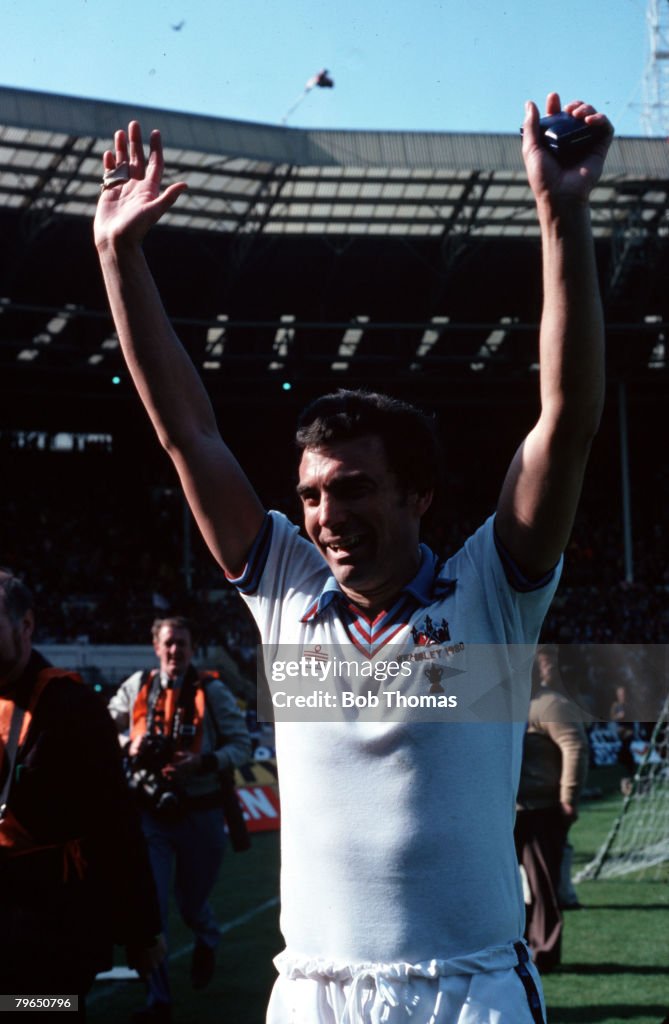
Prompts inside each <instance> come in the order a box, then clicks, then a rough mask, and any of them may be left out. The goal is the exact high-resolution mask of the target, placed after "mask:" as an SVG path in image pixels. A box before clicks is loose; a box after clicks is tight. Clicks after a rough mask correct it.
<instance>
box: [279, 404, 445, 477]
mask: <svg viewBox="0 0 669 1024" xmlns="http://www.w3.org/2000/svg"><path fill="white" fill-rule="evenodd" d="M370 434H375V435H377V436H378V437H380V438H381V440H382V442H383V446H384V449H385V452H386V458H387V459H388V465H389V467H390V469H391V470H392V471H393V473H394V474H395V476H396V477H397V481H398V483H399V486H400V487H401V489H402V490H403V491H404V492H405V494H409V493H410V492H415V493H417V494H424V493H425V492H426V491H429V490H435V491H437V490H438V489H439V487H440V484H441V472H442V463H443V458H442V451H441V446H440V444H439V440H438V438H437V432H436V428H435V423H434V420H433V419H432V418H431V417H429V416H427V415H426V414H425V413H424V412H422V411H421V410H420V409H417V408H416V406H414V405H410V404H409V403H408V402H403V401H401V400H400V399H398V398H391V396H390V395H382V394H378V393H377V392H374V391H362V390H355V391H348V390H346V389H344V388H341V389H340V390H339V391H335V392H333V393H332V394H329V395H323V396H322V397H321V398H317V399H316V400H315V401H313V402H311V404H310V405H308V406H307V407H306V409H305V410H304V411H303V413H302V415H301V416H300V418H299V421H298V424H297V432H296V435H295V443H296V444H297V447H298V450H299V451H300V452H303V451H304V450H305V449H306V448H323V447H326V446H327V445H328V444H332V443H337V442H338V441H352V440H354V439H356V438H359V437H367V436H369V435H370Z"/></svg>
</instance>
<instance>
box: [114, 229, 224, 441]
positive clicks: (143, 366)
mask: <svg viewBox="0 0 669 1024" xmlns="http://www.w3.org/2000/svg"><path fill="white" fill-rule="evenodd" d="M99 256H100V266H101V268H102V274H103V277H104V282H105V286H106V289H107V295H108V298H109V305H110V308H111V312H112V316H113V319H114V324H115V326H116V330H117V333H118V336H119V341H120V343H121V347H122V349H123V354H124V357H125V360H126V363H127V365H128V369H129V371H130V373H131V375H132V378H133V381H134V383H135V386H136V388H137V390H138V392H139V395H140V398H141V399H142V402H143V403H144V405H145V407H146V410H147V412H148V414H149V416H150V417H151V421H152V423H153V425H154V427H155V429H156V432H157V434H158V437H159V440H160V441H161V443H162V444H163V445H164V446H165V447H167V448H169V447H170V446H171V445H173V444H176V445H178V444H180V443H182V442H184V441H186V440H187V439H188V437H189V436H190V435H191V434H192V433H206V432H207V431H215V430H216V423H215V418H214V413H213V410H212V407H211V402H210V401H209V396H208V395H207V393H206V391H205V388H204V386H203V384H202V382H201V380H200V377H199V375H198V373H197V371H196V369H195V367H194V365H193V363H192V360H191V359H190V357H189V355H188V353H187V352H186V350H185V349H184V347H183V345H182V344H181V342H180V341H179V339H178V338H177V336H176V334H175V333H174V330H173V329H172V326H171V324H170V322H169V320H168V317H167V314H166V312H165V309H164V307H163V303H162V300H161V298H160V295H159V293H158V289H157V287H156V284H155V281H154V280H153V276H152V275H151V272H150V270H149V267H148V265H147V262H146V259H145V256H144V252H143V251H142V248H141V246H139V245H137V244H136V243H128V244H125V243H123V242H117V243H112V242H109V243H107V244H105V245H104V246H101V247H100V248H99Z"/></svg>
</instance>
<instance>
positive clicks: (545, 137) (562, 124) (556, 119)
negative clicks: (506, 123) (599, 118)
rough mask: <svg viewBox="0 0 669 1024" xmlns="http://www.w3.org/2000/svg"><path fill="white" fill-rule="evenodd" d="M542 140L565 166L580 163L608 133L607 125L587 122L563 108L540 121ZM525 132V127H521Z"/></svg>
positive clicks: (521, 131)
mask: <svg viewBox="0 0 669 1024" xmlns="http://www.w3.org/2000/svg"><path fill="white" fill-rule="evenodd" d="M539 130H540V132H541V142H542V144H543V145H544V146H545V147H546V148H547V149H550V151H551V152H552V153H553V155H554V156H555V157H556V158H557V160H559V161H560V163H561V164H563V165H564V166H569V165H570V164H575V163H578V161H579V160H581V159H582V158H583V157H584V156H585V155H586V154H587V153H588V152H589V151H590V150H591V149H592V147H593V145H594V143H595V142H597V141H598V140H599V139H602V138H604V136H605V135H606V131H607V129H606V127H605V126H604V125H600V124H586V123H585V121H583V120H582V119H581V118H579V117H573V116H572V115H571V114H567V113H566V111H564V110H562V111H560V113H559V114H548V115H547V116H546V117H542V118H541V119H540V121H539ZM520 134H521V135H522V134H523V129H522V128H521V129H520Z"/></svg>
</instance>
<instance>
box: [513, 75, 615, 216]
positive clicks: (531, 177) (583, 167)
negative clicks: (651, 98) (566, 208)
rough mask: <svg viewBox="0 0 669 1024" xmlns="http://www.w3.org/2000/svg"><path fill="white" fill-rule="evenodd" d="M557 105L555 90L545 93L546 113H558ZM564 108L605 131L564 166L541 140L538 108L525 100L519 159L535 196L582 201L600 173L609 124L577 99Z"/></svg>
mask: <svg viewBox="0 0 669 1024" xmlns="http://www.w3.org/2000/svg"><path fill="white" fill-rule="evenodd" d="M561 109H562V108H561V106H560V97H559V96H558V94H557V93H556V92H552V93H549V95H548V97H547V99H546V113H547V114H558V113H559V112H560V110H561ZM564 110H565V111H566V112H567V113H568V114H571V115H572V116H573V117H577V118H580V119H582V120H584V121H585V122H586V124H597V125H602V126H604V127H605V128H606V129H607V131H606V134H605V135H604V136H603V137H602V138H600V139H599V140H598V141H597V142H595V144H594V145H593V147H592V149H591V150H590V151H589V152H588V153H587V154H586V155H585V156H584V158H583V159H582V160H581V161H579V163H577V164H575V165H573V166H570V167H564V166H563V165H562V164H560V163H559V161H558V160H557V159H556V157H555V156H554V155H553V154H552V153H551V152H550V150H549V149H546V147H545V146H543V145H542V144H541V141H540V133H539V110H538V108H537V106H536V104H534V103H531V102H528V103H527V104H526V106H525V122H524V124H523V159H524V160H525V167H526V169H527V177H528V181H529V183H530V187H531V188H532V191H533V192H534V195H535V197H536V198H537V200H539V199H542V198H548V199H555V200H559V199H567V200H576V201H581V202H586V201H587V199H588V196H589V195H590V192H591V191H592V189H593V188H594V186H595V184H596V183H597V181H598V180H599V178H600V176H601V173H602V169H603V167H604V159H605V157H606V153H607V151H608V148H609V146H610V144H611V139H612V138H613V127H612V125H611V123H610V122H609V120H608V118H607V117H606V116H605V115H604V114H600V113H597V111H596V110H595V108H594V107H592V106H590V104H588V103H583V102H582V101H581V100H574V101H573V102H572V103H567V105H566V106H565V107H564Z"/></svg>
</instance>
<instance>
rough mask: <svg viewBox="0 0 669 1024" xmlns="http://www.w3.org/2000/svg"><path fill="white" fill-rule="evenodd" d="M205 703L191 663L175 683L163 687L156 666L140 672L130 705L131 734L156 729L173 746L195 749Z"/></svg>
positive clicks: (197, 677)
mask: <svg viewBox="0 0 669 1024" xmlns="http://www.w3.org/2000/svg"><path fill="white" fill-rule="evenodd" d="M205 706H206V703H205V696H204V691H203V689H202V687H201V686H200V679H199V676H198V673H197V672H196V671H195V669H193V668H192V667H189V669H188V671H187V672H186V675H185V676H184V678H183V681H182V682H181V685H180V686H177V687H163V686H162V683H161V679H160V673H159V672H157V671H156V670H155V669H152V670H150V671H146V672H143V673H142V678H141V681H140V686H139V691H138V693H137V697H136V698H135V703H134V707H133V722H132V731H131V738H133V739H134V737H135V736H140V735H144V734H147V735H155V734H156V733H159V734H161V735H163V736H167V737H169V738H170V739H171V740H172V741H173V742H174V745H175V748H176V749H178V748H181V749H184V748H185V749H189V750H197V749H198V748H199V745H200V742H201V736H202V726H203V719H204V713H205Z"/></svg>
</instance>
